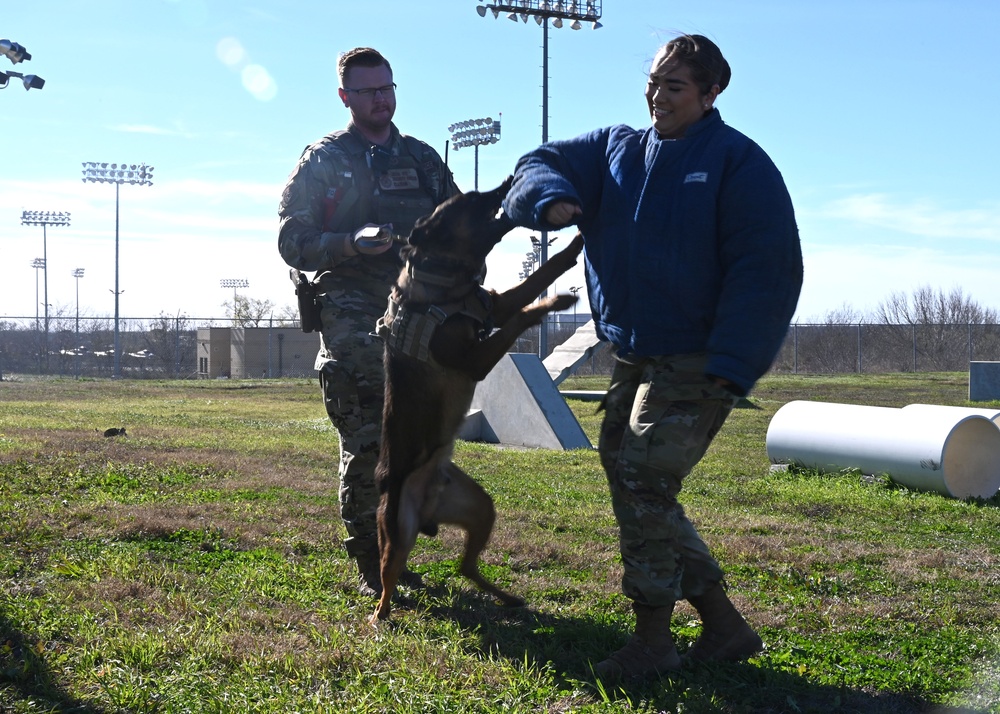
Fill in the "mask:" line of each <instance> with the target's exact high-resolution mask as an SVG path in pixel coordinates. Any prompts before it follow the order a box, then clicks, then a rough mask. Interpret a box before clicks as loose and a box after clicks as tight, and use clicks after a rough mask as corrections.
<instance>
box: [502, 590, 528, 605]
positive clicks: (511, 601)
mask: <svg viewBox="0 0 1000 714" xmlns="http://www.w3.org/2000/svg"><path fill="white" fill-rule="evenodd" d="M500 604H501V605H503V606H504V607H524V606H525V605H527V604H528V603H527V602H526V601H525V599H524V598H521V597H518V596H517V595H511V594H510V593H504V594H503V595H501V596H500Z"/></svg>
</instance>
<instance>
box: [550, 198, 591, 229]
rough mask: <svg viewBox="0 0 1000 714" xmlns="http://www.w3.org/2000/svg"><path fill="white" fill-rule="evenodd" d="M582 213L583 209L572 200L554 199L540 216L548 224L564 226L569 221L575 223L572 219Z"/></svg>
mask: <svg viewBox="0 0 1000 714" xmlns="http://www.w3.org/2000/svg"><path fill="white" fill-rule="evenodd" d="M582 213H583V209H582V208H580V207H579V206H578V205H577V204H575V203H573V202H572V201H556V202H555V203H553V204H552V205H550V206H549V207H548V208H546V209H545V212H544V214H543V215H542V218H544V219H545V222H546V223H548V224H549V225H552V226H555V227H557V228H564V227H565V226H568V225H569V224H571V223H575V221H574V220H573V219H574V218H576V217H577V216H579V215H581V214H582Z"/></svg>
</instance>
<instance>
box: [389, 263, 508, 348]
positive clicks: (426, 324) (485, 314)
mask: <svg viewBox="0 0 1000 714" xmlns="http://www.w3.org/2000/svg"><path fill="white" fill-rule="evenodd" d="M430 262H431V261H429V260H426V261H424V263H423V264H422V265H421V266H419V267H418V266H416V265H414V264H413V262H412V261H409V260H408V261H407V263H406V272H407V275H409V276H410V279H411V280H414V281H416V282H420V283H424V284H426V285H433V286H435V287H440V288H445V289H448V288H453V287H455V286H456V285H458V284H459V283H460V279H459V276H458V275H456V271H455V270H454V265H452V264H450V261H449V265H443V266H442V268H443V269H441V270H434V269H432V268H431V266H430V265H428V264H429V263H430ZM438 262H443V261H438ZM435 267H436V266H435ZM481 279H482V271H481V270H480V271H479V272H477V273H476V274H475V275H474V276H472V280H471V281H470V288H471V289H470V290H469V291H468V292H466V293H464V294H463V295H460V296H454V297H451V296H449V297H447V298H445V300H444V302H441V303H433V304H431V303H419V304H412V303H407V304H405V305H404V304H401V303H399V302H397V301H395V300H393V296H392V295H390V296H389V306H388V308H387V309H386V311H385V314H384V315H383V316H382V317H381V318H379V320H378V322H377V323H376V325H375V333H376V334H377V335H378V336H379V337H381V338H382V340H383V341H384V342H385V344H386V345H387V346H389V347H390V348H392V349H393V350H395V351H397V352H400V353H401V354H404V355H408V356H410V357H415V358H416V359H418V360H421V361H422V362H433V361H434V360H433V356H432V355H431V353H430V343H431V338H432V337H433V336H434V331H435V330H436V329H437V328H438V327H439V326H440V325H441V324H443V323H444V321H445V320H447V319H448V318H449V317H451V316H452V315H465V316H466V317H471V318H472V319H473V320H475V321H476V322H477V323H479V324H480V325H481V327H480V330H479V333H478V337H479V339H480V340H484V339H486V338H487V337H488V336H489V334H490V332H492V331H493V319H492V312H493V297H492V295H490V293H489V292H488V291H486V290H484V289H483V288H482V286H481V285H480V284H479V282H480V280H481ZM462 282H464V281H462Z"/></svg>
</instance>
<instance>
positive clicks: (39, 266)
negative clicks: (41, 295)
mask: <svg viewBox="0 0 1000 714" xmlns="http://www.w3.org/2000/svg"><path fill="white" fill-rule="evenodd" d="M31 267H32V268H34V269H35V334H36V335H37V334H38V331H39V329H41V328H40V326H39V324H38V306H39V305H40V304H41V303H40V302H39V299H38V271H39V270H44V269H45V258H35V259H34V260H32V261H31ZM38 373H39V374H41V373H42V350H41V349H39V350H38Z"/></svg>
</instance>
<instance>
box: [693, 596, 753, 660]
mask: <svg viewBox="0 0 1000 714" xmlns="http://www.w3.org/2000/svg"><path fill="white" fill-rule="evenodd" d="M688 602H690V603H691V604H692V605H693V606H694V609H695V610H697V611H698V614H699V615H700V616H701V624H702V630H701V636H700V637H698V639H697V640H695V642H694V644H693V645H691V648H690V649H689V650H688V651H687V652H686V653H685V654H684V659H685V661H692V662H742V661H743V660H745V659H747V658H748V657H752V656H753V655H755V654H757V653H758V652H760V651H761V650H762V649H764V643H763V641H762V640H761V639H760V635H758V634H757V633H756V632H754V631H753V628H751V627H750V625H748V624H747V621H746V620H744V619H743V616H742V615H741V614H740V613H739V611H738V610H737V609H736V607H735V606H734V605H733V603H732V602H730V600H729V596H727V595H726V591H725V590H724V589H723V587H722V584H721V583H719V584H717V585H715V586H714V587H712V589H711V590H709V591H708V592H706V593H705V594H703V595H698V596H697V597H691V598H688Z"/></svg>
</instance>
